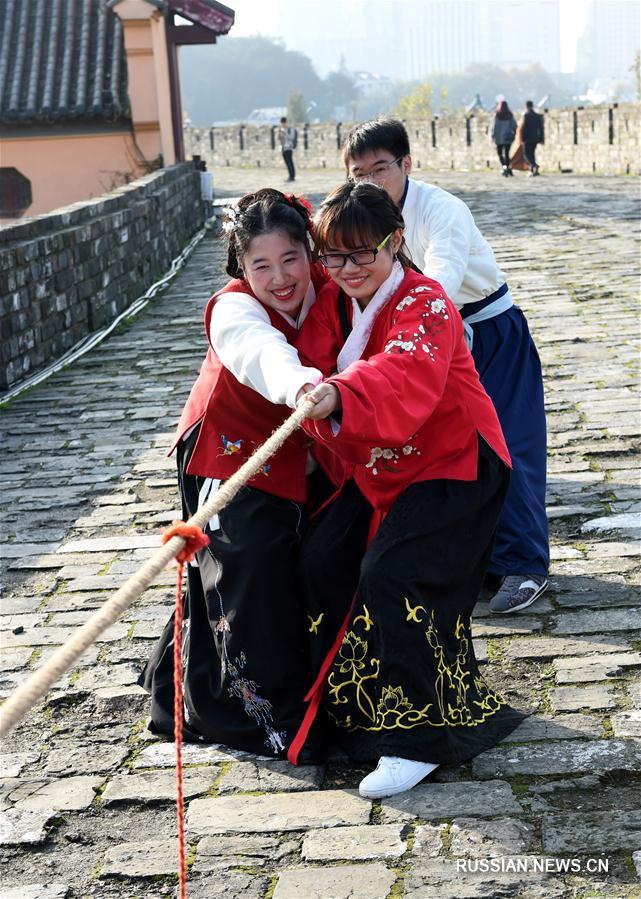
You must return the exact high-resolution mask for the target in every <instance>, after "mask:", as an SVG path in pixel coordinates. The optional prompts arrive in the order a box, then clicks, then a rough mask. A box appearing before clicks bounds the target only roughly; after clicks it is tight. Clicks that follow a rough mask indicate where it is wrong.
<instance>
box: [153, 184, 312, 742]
mask: <svg viewBox="0 0 641 899" xmlns="http://www.w3.org/2000/svg"><path fill="white" fill-rule="evenodd" d="M223 227H224V228H225V230H226V232H227V235H228V241H229V248H228V263H227V272H228V274H229V275H231V277H232V279H233V280H232V281H230V282H229V283H228V284H227V285H226V286H225V287H224V288H223V289H222V290H220V291H219V292H218V293H216V294H215V295H214V296H213V297H212V298H211V300H210V301H209V303H208V305H207V309H206V312H205V328H206V332H207V338H208V341H209V349H208V351H207V355H206V357H205V360H204V362H203V365H202V368H201V371H200V374H199V376H198V379H197V380H196V383H195V384H194V386H193V387H192V390H191V393H190V395H189V398H188V400H187V403H186V405H185V408H184V409H183V413H182V416H181V419H180V423H179V425H178V430H177V432H176V441H175V443H174V447H177V456H178V474H179V484H180V492H181V497H182V503H183V514H184V516H185V518H187V517H188V516H190V515H192V514H194V513H195V512H196V510H197V509H198V508H199V507H200V506H201V505H202V504H203V503H204V501H205V500H206V499H207V498H208V497H209V496H211V494H212V493H213V492H214V491H215V490H217V489H218V486H219V485H220V483H221V482H222V481H224V480H225V479H227V478H229V477H230V475H232V474H233V473H234V472H235V471H236V470H237V469H238V468H239V467H240V466H241V465H242V464H243V462H244V461H245V460H246V459H247V458H248V457H249V456H250V455H251V453H252V452H253V450H254V449H255V448H256V447H258V446H259V445H260V444H262V443H263V442H264V441H265V440H266V439H267V438H268V437H269V436H270V435H271V433H272V432H273V431H274V430H275V429H276V428H277V427H278V426H279V425H280V424H282V422H283V421H284V419H285V418H287V417H288V416H289V414H290V412H291V409H290V408H288V406H290V407H292V408H293V407H294V406H295V403H296V394H297V392H298V391H299V389H300V387H301V386H302V385H303V384H305V383H307V382H308V381H309V380H310V378H311V380H312V381H316V380H320V377H321V375H320V372H319V371H317V370H316V369H314V368H310V367H305V366H302V365H301V364H300V362H299V359H298V355H297V353H296V350H295V349H294V347H293V346H292V344H293V342H294V340H295V338H296V336H297V334H298V327H299V326H300V324H301V322H302V321H303V319H304V317H305V315H306V314H307V312H308V311H309V309H310V307H311V305H312V303H313V302H314V300H315V299H316V292H317V290H318V289H319V287H320V286H321V284H323V283H324V282H325V280H326V275H325V274H324V272H323V270H322V269H321V267H320V266H319V265H318V264H312V263H311V255H310V241H309V238H308V235H309V232H310V228H311V226H310V219H309V207H308V206H307V205H306V204H305V203H304V202H302V201H301V199H300V198H297V197H289V196H286V195H285V194H282V193H280V191H275V190H268V189H265V190H260V191H258V192H257V193H255V194H248V195H247V196H245V197H243V198H242V199H241V200H240V202H239V204H238V206H236V207H234V208H232V209H230V210H228V215H227V220H226V222H225V224H224V225H223ZM308 442H309V441H308V440H307V439H306V438H305V435H304V434H302V433H301V432H299V433H298V434H294V435H293V436H292V437H290V439H289V440H288V441H287V442H286V443H285V445H284V446H283V447H282V448H281V449H280V450H279V451H278V453H277V454H276V455H275V456H274V457H273V458H272V459H271V460H270V462H269V464H266V465H265V466H264V467H263V469H262V470H261V471H260V472H259V473H258V474H257V475H256V476H255V477H254V478H252V480H251V481H249V484H248V486H247V487H245V488H243V489H242V490H241V491H240V492H239V493H238V494H237V495H236V497H235V498H234V499H233V500H232V502H231V503H230V504H229V505H228V506H226V508H225V509H223V510H222V511H221V512H220V514H219V515H217V516H216V517H215V518H214V519H211V520H210V522H209V525H208V527H207V529H206V533H207V534H208V536H209V539H210V544H209V546H208V547H207V548H206V549H203V550H201V551H200V552H199V553H198V555H197V564H196V565H193V564H192V565H190V566H189V569H188V574H189V577H188V588H187V592H186V595H185V599H184V603H185V630H184V632H183V662H184V667H183V671H184V696H185V736H186V737H187V738H191V739H202V740H210V741H215V742H218V743H224V744H226V745H227V746H231V747H234V748H236V749H243V750H247V751H250V752H254V753H257V754H259V755H270V756H276V757H280V756H283V755H284V753H285V750H286V748H287V746H288V744H289V742H290V741H291V739H292V737H293V735H294V734H295V733H296V730H297V728H298V726H299V724H300V721H301V718H302V716H303V713H304V703H303V694H304V692H305V689H306V688H307V687H308V685H309V662H308V658H307V651H306V636H305V635H306V631H307V623H306V621H305V620H304V616H303V612H302V608H301V607H300V605H299V603H298V600H297V594H296V590H295V585H294V574H295V560H296V554H297V551H298V548H299V545H300V541H301V528H302V525H303V523H304V520H305V501H306V496H307V492H306V491H307V477H306V467H307V456H308V451H307V446H306V443H308ZM172 635H173V619H172V620H171V621H170V622H169V623H168V624H167V626H166V628H165V630H164V632H163V634H162V636H161V638H160V640H159V642H158V644H157V646H156V648H155V650H154V652H153V655H152V657H151V659H150V661H149V663H148V665H147V668H146V670H145V672H144V675H143V679H142V683H143V684H144V686H145V687H146V689H148V690H149V692H150V693H151V696H152V702H151V718H152V729H154V730H156V731H158V732H161V733H166V734H171V733H172V732H173V661H172V654H173V646H172V642H173V640H172ZM308 748H309V754H310V757H311V755H313V754H314V753H315V747H314V746H313V745H312V746H310V747H308Z"/></svg>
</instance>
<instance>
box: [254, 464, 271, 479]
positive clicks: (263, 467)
mask: <svg viewBox="0 0 641 899" xmlns="http://www.w3.org/2000/svg"><path fill="white" fill-rule="evenodd" d="M270 468H271V465H261V467H260V468H259V469H258V471H257V472H256V477H258V475H259V474H264V475H265V477H266V478H268V477H269V469H270Z"/></svg>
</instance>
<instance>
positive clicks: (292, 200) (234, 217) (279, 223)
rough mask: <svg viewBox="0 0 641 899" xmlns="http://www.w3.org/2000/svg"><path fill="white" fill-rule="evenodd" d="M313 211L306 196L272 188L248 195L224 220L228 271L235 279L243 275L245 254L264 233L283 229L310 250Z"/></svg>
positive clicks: (291, 237)
mask: <svg viewBox="0 0 641 899" xmlns="http://www.w3.org/2000/svg"><path fill="white" fill-rule="evenodd" d="M310 213H311V207H310V206H309V204H308V203H307V201H306V200H304V199H303V198H302V197H295V196H293V195H291V196H288V195H286V194H284V193H281V191H279V190H273V189H272V188H270V187H264V188H262V189H261V190H257V191H256V192H255V193H251V194H245V196H244V197H241V199H240V200H239V201H238V204H237V205H236V206H232V207H230V208H229V209H228V210H227V215H226V216H225V220H224V221H223V230H224V231H225V233H226V234H227V269H226V270H227V274H228V275H230V277H232V278H242V277H243V266H242V260H243V257H244V255H245V253H246V252H247V248H248V247H249V244H250V242H251V240H252V239H253V238H254V237H258V236H259V235H260V234H268V233H269V232H270V231H282V232H283V233H285V234H286V235H287V236H288V237H289V238H290V239H291V240H292V241H294V242H295V243H302V244H304V245H305V247H306V248H307V249H309V245H308V242H307V234H308V233H310V234H311V230H312V223H311V215H310Z"/></svg>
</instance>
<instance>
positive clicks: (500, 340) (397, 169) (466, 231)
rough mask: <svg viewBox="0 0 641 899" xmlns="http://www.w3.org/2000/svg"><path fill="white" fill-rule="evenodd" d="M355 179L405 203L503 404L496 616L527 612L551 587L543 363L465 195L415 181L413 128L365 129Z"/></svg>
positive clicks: (493, 571) (360, 129)
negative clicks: (504, 453) (505, 489)
mask: <svg viewBox="0 0 641 899" xmlns="http://www.w3.org/2000/svg"><path fill="white" fill-rule="evenodd" d="M343 160H344V162H345V167H346V169H347V174H348V177H350V178H352V179H354V180H356V181H365V180H367V181H372V182H374V183H376V184H378V185H379V186H381V187H383V188H385V190H386V191H387V192H388V194H389V195H390V196H391V198H392V199H393V200H394V201H395V202H396V203H398V205H399V206H400V207H401V210H402V212H403V218H404V220H405V241H406V243H407V246H408V248H409V250H410V253H411V255H412V259H413V261H414V263H415V264H416V266H417V267H418V268H419V269H420V270H421V271H422V272H424V273H425V274H426V275H428V276H429V277H430V278H434V280H436V281H439V282H440V283H441V285H442V286H443V287H444V289H445V291H446V293H447V294H448V296H449V297H450V298H451V300H452V301H453V302H454V303H455V304H456V306H457V307H458V308H459V311H460V312H461V316H462V317H463V319H464V326H465V330H466V334H467V336H468V344H469V346H470V349H471V351H472V356H473V357H474V361H475V363H476V368H477V371H478V373H479V376H480V378H481V383H482V384H483V386H484V387H485V389H486V391H487V392H488V394H489V395H490V397H491V398H492V400H493V401H494V405H495V406H496V410H497V412H498V415H499V419H500V421H501V425H502V427H503V431H504V434H505V438H506V441H507V444H508V448H509V450H510V454H511V456H512V464H513V471H512V478H511V482H510V490H509V493H508V497H507V500H506V502H505V506H504V509H503V513H502V516H501V520H500V522H499V527H498V531H497V535H496V543H495V547H494V553H493V556H492V561H491V563H490V566H489V572H488V577H487V579H486V584H487V586H488V592H489V593H494V594H495V595H494V596H493V597H492V599H491V602H490V608H491V609H492V611H494V612H503V613H505V612H515V611H518V610H519V609H523V608H526V607H527V606H529V605H530V604H531V603H532V602H534V600H535V599H537V598H538V597H539V596H540V595H541V593H543V591H544V590H545V589H546V587H547V584H548V580H547V575H548V567H549V544H548V529H547V517H546V514H545V476H546V455H547V450H546V428H545V410H544V403H543V381H542V376H541V363H540V361H539V357H538V353H537V351H536V347H535V346H534V342H533V340H532V337H531V335H530V332H529V329H528V325H527V321H526V319H525V316H524V315H523V313H522V312H521V310H520V309H519V308H518V307H517V306H515V305H514V301H513V300H512V297H511V296H510V291H509V288H508V286H507V283H506V278H505V275H504V274H503V272H502V271H501V269H500V268H499V266H498V264H497V262H496V259H495V256H494V253H493V252H492V249H491V247H490V246H489V244H488V243H487V241H486V240H485V239H484V238H483V236H482V234H481V232H480V231H479V229H478V228H477V227H476V224H475V222H474V218H473V217H472V213H471V212H470V210H469V209H468V207H467V206H466V205H465V203H463V202H462V200H459V199H458V198H457V197H455V196H454V195H453V194H450V193H448V192H447V191H445V190H442V189H441V188H440V187H436V186H435V185H432V184H427V183H426V182H424V181H416V180H414V179H413V178H410V177H409V175H410V172H411V170H412V157H411V155H410V146H409V138H408V135H407V131H406V130H405V127H404V126H403V124H402V123H401V122H399V121H397V120H395V119H380V120H377V121H374V122H366V123H365V124H363V125H358V126H356V127H355V128H354V129H352V131H351V132H350V133H349V135H348V137H347V140H346V142H345V146H344V148H343Z"/></svg>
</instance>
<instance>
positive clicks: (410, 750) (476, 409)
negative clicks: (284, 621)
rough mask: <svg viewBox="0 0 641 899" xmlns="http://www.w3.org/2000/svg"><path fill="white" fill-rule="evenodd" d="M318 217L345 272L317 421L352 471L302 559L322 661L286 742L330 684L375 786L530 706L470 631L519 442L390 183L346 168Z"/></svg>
mask: <svg viewBox="0 0 641 899" xmlns="http://www.w3.org/2000/svg"><path fill="white" fill-rule="evenodd" d="M316 230H317V244H318V246H319V247H320V252H321V256H320V258H321V261H322V262H323V263H324V264H325V265H326V266H327V268H328V270H329V273H330V276H331V278H332V281H333V283H330V284H328V285H326V286H325V287H324V288H323V290H322V291H321V293H320V295H319V297H318V300H317V302H316V304H315V305H314V307H313V309H312V310H311V312H310V315H309V316H308V318H307V320H306V322H305V325H304V327H303V328H302V330H301V333H300V335H299V338H298V341H297V347H298V350H299V353H300V356H301V360H302V361H303V362H306V363H307V364H310V365H313V366H314V367H316V368H318V369H320V370H321V372H322V373H323V375H324V377H325V380H324V381H323V383H321V384H319V385H318V386H317V387H316V388H315V389H314V390H313V393H312V394H311V396H312V399H314V400H315V403H316V405H315V408H314V411H313V412H312V414H311V415H310V420H309V422H308V423H307V424H306V429H307V430H308V433H309V434H310V435H312V436H313V437H314V439H315V440H316V441H318V442H319V443H320V444H321V445H323V447H325V448H327V447H329V448H331V450H332V451H333V452H334V453H335V454H336V455H337V456H338V457H340V459H341V461H342V465H343V483H342V486H341V488H340V490H339V492H338V495H337V497H336V498H335V500H334V501H333V502H332V503H331V504H329V505H328V506H327V507H326V508H325V509H324V511H323V512H321V514H320V515H319V516H318V518H317V520H316V522H315V523H314V524H313V525H312V528H311V529H310V533H309V536H308V537H306V538H305V544H304V548H303V553H302V557H301V560H300V564H299V570H300V573H301V578H302V580H303V583H304V585H305V593H306V597H305V599H306V602H307V604H308V613H309V615H310V619H311V620H312V621H313V622H314V623H315V628H314V633H315V636H314V638H313V639H314V640H315V641H316V647H315V648H314V645H313V646H312V652H313V654H314V656H315V658H314V662H315V670H316V671H317V672H318V677H317V679H316V683H315V684H314V686H313V687H312V689H311V691H310V692H309V694H308V697H307V698H308V700H309V702H310V706H309V708H308V712H307V714H306V717H305V720H304V722H303V725H302V727H301V729H300V731H299V733H298V735H297V737H296V739H295V740H294V741H293V743H292V745H291V747H290V749H289V752H288V757H289V759H290V761H293V762H296V753H297V752H298V750H299V749H300V748H301V747H302V746H304V743H305V739H306V733H307V728H308V727H309V726H310V725H311V722H312V721H313V720H314V718H315V714H316V711H317V709H318V706H319V704H320V701H321V697H323V699H324V705H325V709H326V711H327V712H328V713H329V715H330V718H331V719H332V720H333V722H334V724H335V725H336V732H337V735H338V738H339V742H340V743H341V744H342V745H343V746H344V748H345V750H346V751H347V752H348V754H349V755H350V756H351V757H352V758H354V759H357V760H359V761H369V760H375V759H378V766H377V768H376V770H375V771H373V772H372V773H371V774H369V775H368V776H367V777H366V778H365V779H364V780H363V781H362V783H361V785H360V792H361V794H362V795H363V796H368V797H372V798H375V797H381V796H389V795H392V794H394V793H398V792H401V791H402V790H407V789H410V788H411V787H412V786H414V785H415V784H416V783H418V781H420V780H421V779H422V778H423V777H425V776H426V775H427V774H429V773H430V772H431V771H432V770H434V769H435V768H436V767H437V766H438V765H439V764H444V763H457V762H462V761H465V760H467V759H469V758H471V757H472V756H474V755H476V754H477V753H479V752H482V751H483V750H484V749H487V748H488V747H489V746H492V745H494V744H495V743H497V742H498V741H499V740H501V739H502V738H503V737H505V736H506V734H508V733H509V732H510V731H511V730H512V729H513V728H514V727H516V726H517V725H518V723H519V722H520V721H521V720H522V715H520V714H519V713H517V712H515V711H514V710H513V709H511V708H510V707H509V706H508V705H507V704H506V701H505V700H504V699H503V698H502V697H501V696H500V695H499V694H497V693H495V692H494V691H492V690H491V689H490V688H489V687H488V686H487V684H486V683H485V681H484V680H483V678H482V677H481V675H480V673H479V669H478V666H477V663H476V659H475V656H474V649H473V646H472V639H471V634H470V616H471V612H472V608H473V606H474V603H475V600H476V597H477V596H478V594H479V590H480V588H481V584H482V581H483V575H484V572H485V568H486V565H487V563H488V560H489V557H490V551H491V547H492V541H493V536H494V530H495V527H496V523H497V520H498V516H499V512H500V510H501V506H502V503H503V499H504V497H505V492H506V490H507V485H508V479H509V467H510V458H509V455H508V451H507V448H506V446H505V441H504V439H503V434H502V432H501V427H500V425H499V422H498V418H497V416H496V412H495V410H494V407H493V405H492V402H491V400H490V399H489V397H488V396H487V394H486V393H485V391H484V389H483V387H482V386H481V384H480V381H479V377H478V374H477V373H476V370H475V367H474V363H473V361H472V357H471V355H470V352H469V350H468V349H467V346H466V344H465V340H464V335H463V324H462V320H461V317H460V315H459V314H458V312H457V311H456V309H455V307H454V306H453V304H452V303H451V302H450V300H449V299H448V298H447V296H446V295H445V294H444V292H443V290H442V288H441V286H440V285H439V284H437V283H436V282H435V281H432V280H430V279H429V278H427V277H425V276H423V275H422V274H420V273H417V272H416V271H414V270H413V269H412V268H411V263H410V261H409V259H408V258H407V256H406V255H405V252H404V245H403V219H402V216H401V213H400V211H399V209H398V207H397V206H396V205H395V204H394V203H393V202H392V200H391V199H390V198H389V197H388V195H387V194H386V192H385V191H384V190H383V189H381V188H379V187H377V186H375V185H373V184H353V183H350V182H348V183H346V184H344V185H342V186H341V187H339V188H337V189H336V190H335V191H334V192H333V193H332V194H330V196H329V197H328V198H327V199H326V200H325V202H324V203H323V205H322V207H321V209H320V211H319V213H318V215H317V217H316ZM308 389H309V388H308ZM304 392H305V391H302V392H301V395H303V393H304Z"/></svg>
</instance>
